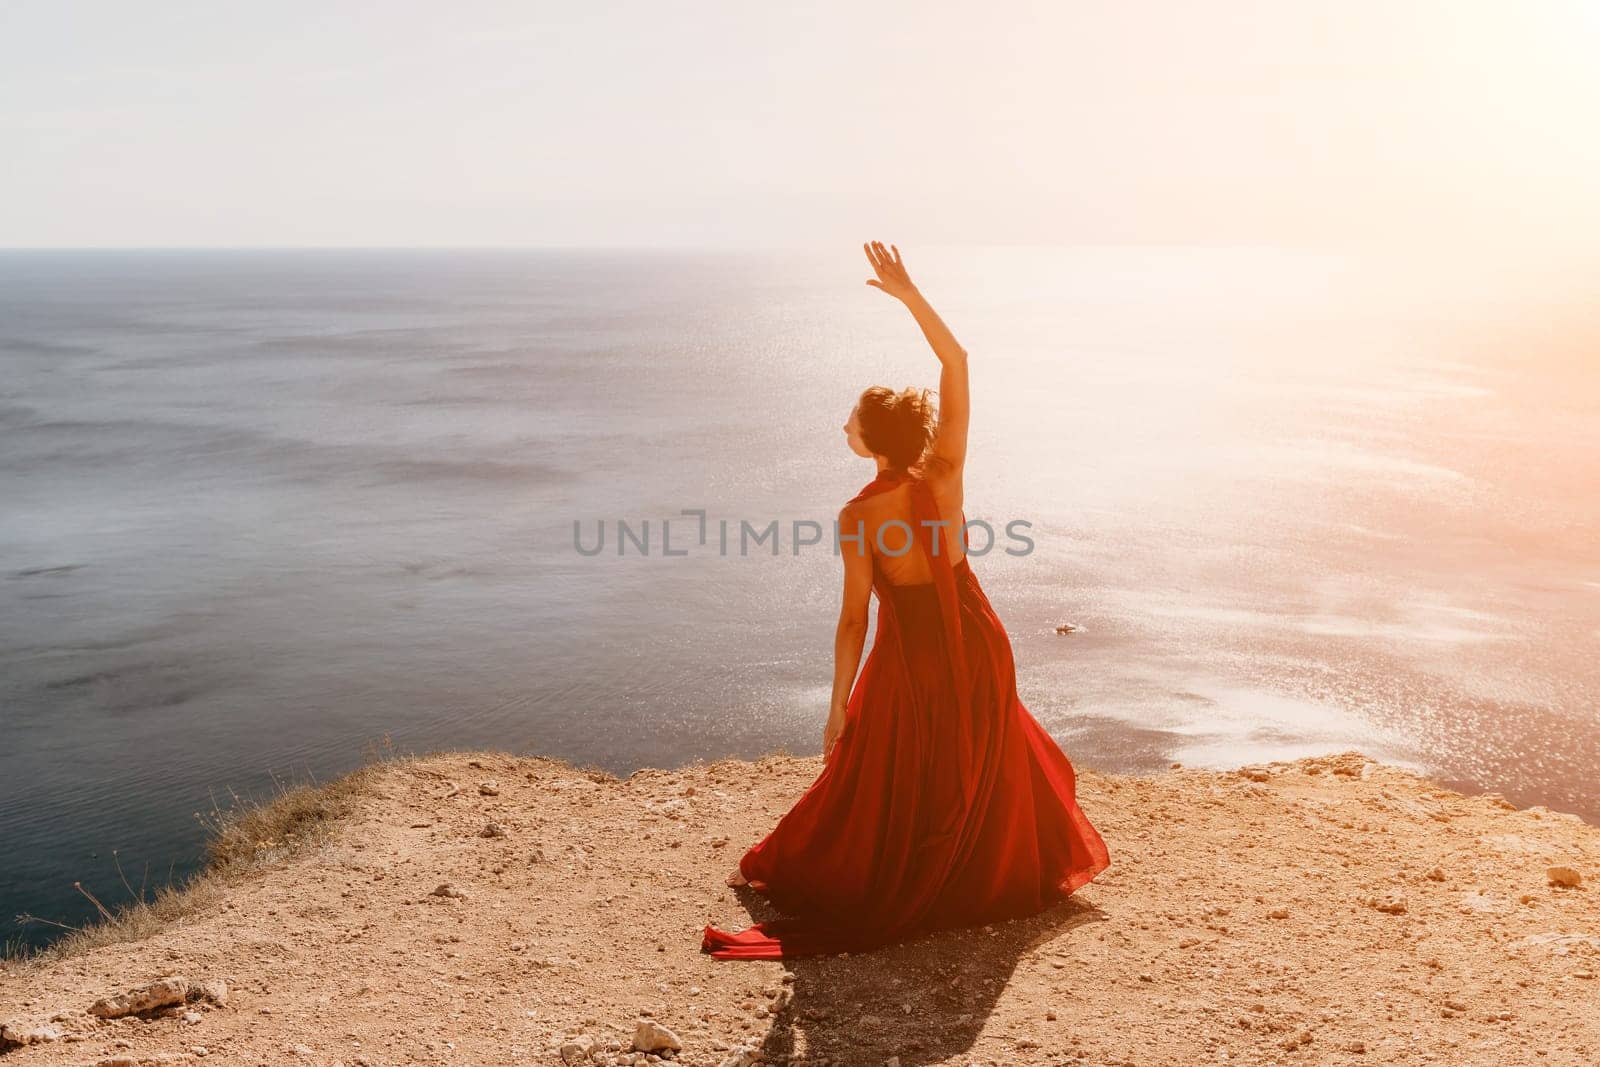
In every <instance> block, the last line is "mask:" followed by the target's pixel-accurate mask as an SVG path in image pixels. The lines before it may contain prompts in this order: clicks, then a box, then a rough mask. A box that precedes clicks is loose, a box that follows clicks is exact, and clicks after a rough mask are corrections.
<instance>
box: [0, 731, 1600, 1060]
mask: <svg viewBox="0 0 1600 1067" xmlns="http://www.w3.org/2000/svg"><path fill="white" fill-rule="evenodd" d="M819 769H820V761H819V760H817V759H815V758H811V759H802V758H790V757H774V758H769V759H765V760H762V761H759V762H756V763H747V762H737V761H723V762H719V763H714V764H704V765H695V766H692V767H688V768H684V769H680V770H674V771H660V770H647V771H641V772H639V773H637V774H635V775H633V776H632V777H630V778H628V779H626V780H620V781H619V780H615V779H610V778H608V777H606V776H604V775H600V774H593V775H590V774H586V773H584V772H582V771H579V770H576V769H574V768H572V767H570V766H568V765H566V764H564V763H560V762H556V761H551V760H543V759H524V758H512V757H508V756H503V755H494V754H482V755H476V756H472V755H451V756H440V757H432V758H424V759H420V760H415V761H399V762H395V763H392V764H388V765H386V766H384V767H383V769H382V770H381V771H380V772H379V773H378V774H377V776H376V777H375V779H374V781H375V786H374V792H373V794H372V795H368V796H363V797H362V798H360V799H359V801H358V803H357V808H356V811H355V814H354V815H353V816H352V817H351V818H349V819H348V820H346V821H345V822H343V823H342V824H341V825H340V827H339V828H338V830H337V831H336V832H335V834H334V835H333V837H332V839H331V840H329V841H328V842H327V843H326V844H325V845H323V846H320V847H318V848H316V849H314V850H311V851H307V852H304V853H302V854H300V855H297V856H294V857H292V858H290V859H287V860H282V861H278V862H275V863H269V864H267V865H266V866H264V867H262V868H260V869H257V870H254V871H252V872H250V873H248V874H245V875H243V876H241V877H239V878H237V879H235V880H233V881H230V882H229V883H228V885H227V886H226V889H225V892H223V893H221V894H217V895H215V896H214V897H212V898H210V899H209V900H208V901H207V902H206V903H205V904H204V905H203V906H200V907H199V908H198V909H197V910H196V911H195V913H194V914H192V915H191V916H190V917H188V918H187V919H185V920H183V921H182V922H180V923H178V924H177V925H175V926H173V927H171V928H169V929H167V930H165V931H164V932H161V933H158V934H156V935H154V936H151V937H149V938H147V939H145V940H143V941H139V942H134V943H125V944H119V945H110V946H106V947H102V948H97V949H93V950H90V951H88V952H86V953H83V954H80V955H77V956H74V957H71V958H68V959H64V960H53V961H46V962H43V963H34V964H30V965H27V966H24V967H20V968H12V969H11V971H10V972H9V973H7V974H6V976H5V977H4V978H3V979H0V1023H6V1024H9V1026H10V1030H9V1031H8V1032H9V1033H11V1034H13V1035H18V1034H26V1033H28V1032H29V1031H30V1030H32V1031H37V1030H38V1028H40V1027H45V1028H47V1029H46V1031H45V1032H44V1033H43V1034H40V1035H39V1036H42V1037H50V1036H51V1034H52V1033H54V1034H57V1035H59V1036H58V1037H56V1038H55V1039H54V1040H46V1041H44V1042H42V1043H37V1044H28V1045H22V1046H16V1045H13V1046H11V1047H10V1048H9V1050H8V1051H6V1052H5V1053H3V1054H0V1064H3V1067H42V1065H45V1064H149V1063H189V1062H199V1061H200V1060H202V1059H203V1060H204V1061H205V1062H206V1063H208V1064H209V1063H241V1064H285V1063H287V1064H332V1063H342V1064H347V1065H355V1064H366V1065H380V1064H402V1063H438V1064H452V1063H453V1064H503V1063H519V1062H532V1063H544V1064H559V1063H561V1062H562V1053H561V1046H562V1045H563V1044H564V1043H569V1042H571V1043H569V1044H567V1056H568V1057H570V1060H571V1061H572V1062H600V1063H616V1062H632V1060H633V1058H634V1057H635V1056H638V1057H639V1061H640V1062H646V1061H645V1059H644V1057H643V1055H642V1054H637V1053H633V1052H631V1051H629V1050H630V1048H631V1044H632V1041H633V1037H634V1033H635V1028H636V1024H637V1022H638V1021H639V1020H640V1019H642V1018H649V1019H654V1020H657V1021H659V1022H660V1023H661V1024H663V1025H665V1026H666V1027H668V1028H670V1029H671V1030H672V1031H674V1032H675V1034H676V1035H677V1037H678V1038H679V1039H680V1040H681V1043H682V1045H683V1049H682V1051H681V1052H678V1053H676V1054H675V1056H676V1060H677V1062H680V1063H684V1064H708V1065H713V1067H715V1065H720V1064H723V1063H725V1062H732V1063H744V1064H748V1063H751V1062H753V1058H754V1057H755V1056H759V1057H760V1058H762V1059H764V1060H765V1061H766V1062H768V1063H774V1064H776V1063H785V1062H787V1063H793V1064H798V1063H806V1064H818V1063H822V1062H824V1060H826V1062H827V1063H830V1064H834V1065H853V1064H873V1065H881V1064H885V1063H891V1064H892V1063H894V1062H896V1061H897V1062H898V1064H899V1067H913V1065H918V1064H944V1063H950V1064H1069V1063H1071V1064H1076V1063H1085V1064H1140V1065H1151V1064H1183V1065H1193V1064H1202V1063H1205V1064H1210V1063H1224V1062H1227V1063H1240V1064H1266V1063H1293V1064H1312V1063H1316V1064H1321V1063H1370V1064H1397V1063H1398V1064H1407V1063H1438V1064H1486V1065H1496V1067H1498V1065H1511V1064H1544V1065H1552V1067H1554V1065H1568V1064H1570V1065H1575V1067H1576V1065H1585V1067H1588V1065H1593V1064H1596V1063H1600V979H1596V977H1595V975H1596V973H1597V972H1600V891H1597V890H1596V888H1595V884H1596V883H1597V882H1600V829H1597V828H1595V827H1592V826H1588V825H1586V824H1584V823H1582V822H1580V821H1579V820H1577V819H1576V818H1574V817H1571V816H1566V815H1561V814H1558V813H1554V812H1551V811H1549V810H1546V809H1540V808H1531V809H1525V810H1515V809H1512V808H1511V807H1510V806H1509V805H1507V804H1506V803H1505V802H1504V801H1503V800H1500V799H1499V798H1496V797H1470V798H1469V797H1463V796H1461V795H1459V794H1457V793H1453V792H1449V791H1446V790H1443V789H1440V788H1438V787H1437V786H1435V785H1433V784H1431V783H1429V782H1427V781H1425V780H1423V779H1420V778H1417V777H1415V776H1413V775H1411V774H1408V773H1406V772H1403V771H1400V770H1396V769H1394V768H1391V767H1386V766H1383V765H1380V764H1377V763H1373V762H1371V761H1369V760H1367V759H1365V758H1364V757H1361V756H1359V755H1356V754H1354V753H1351V754H1346V755H1342V756H1334V757H1326V758H1319V759H1310V760H1300V761H1297V762H1294V763H1285V764H1272V765H1267V766H1265V767H1258V768H1247V769H1245V770H1243V771H1237V772H1228V773H1217V772H1201V771H1191V770H1181V769H1177V770H1173V771H1171V772H1169V773H1165V774H1162V775H1159V776H1154V777H1148V778H1141V777H1114V776H1108V775H1098V774H1092V773H1083V774H1082V776H1081V779H1080V800H1081V802H1082V804H1083V806H1084V808H1085V810H1086V811H1087V812H1088V813H1089V816H1090V818H1091V819H1092V820H1094V821H1095V822H1096V824H1097V825H1098V826H1099V827H1100V829H1101V831H1102V833H1103V834H1104V835H1105V837H1106V840H1107V843H1108V844H1109V846H1110V850H1111V857H1112V867H1111V869H1110V870H1109V871H1107V872H1106V873H1105V874H1104V875H1103V876H1102V877H1101V878H1100V879H1099V880H1098V881H1097V882H1095V883H1094V884H1092V885H1090V886H1088V887H1086V888H1085V889H1083V890H1080V891H1079V892H1078V893H1077V894H1076V895H1075V896H1074V897H1073V898H1071V899H1070V900H1068V901H1066V902H1063V903H1062V904H1060V905H1058V906H1056V907H1054V908H1052V909H1050V910H1049V911H1047V912H1045V913H1042V914H1040V915H1037V916H1034V917H1032V918H1029V919H1023V920H1017V921H1014V922H1010V923H1003V924H998V925H996V926H994V927H992V928H982V929H972V930H963V931H953V932H947V933H943V934H936V935H932V936H929V937H926V938H923V939H921V940H918V941H915V942H912V943H908V944H905V945H901V946H896V947H894V948H892V949H890V950H887V951H883V952H880V953H876V954H870V955H856V956H848V957H843V958H840V957H828V958H823V959H814V960H792V961H787V962H754V963H752V962H727V961H718V960H714V959H712V958H711V957H709V956H706V955H703V954H702V953H701V952H700V932H701V927H702V926H703V925H704V924H705V923H707V922H714V923H716V924H718V925H721V926H724V927H727V928H741V927H743V926H744V925H747V924H748V923H749V922H750V921H751V920H752V917H754V918H762V917H766V916H767V915H768V914H769V912H768V910H767V909H766V908H765V906H764V905H763V903H762V902H761V901H760V900H759V898H756V897H754V896H752V895H750V893H749V891H748V890H743V891H740V892H735V891H733V890H729V889H726V888H725V887H724V886H723V885H722V879H723V876H724V875H725V874H726V873H727V872H728V871H729V870H730V869H731V868H732V867H733V865H734V863H735V862H736V860H737V857H738V855H739V853H740V850H741V849H743V848H744V847H746V846H747V845H749V844H750V843H752V842H754V841H755V840H757V839H758V838H759V837H760V836H761V834H763V833H764V832H765V831H766V829H768V828H769V827H770V826H771V824H772V823H773V821H775V819H776V818H777V817H778V816H779V815H780V814H782V812H784V811H785V810H787V807H788V805H789V804H790V803H791V802H792V801H793V800H794V798H796V797H797V796H798V795H799V794H800V792H801V791H802V790H803V789H804V788H805V787H806V785H807V784H809V783H810V781H811V780H812V779H813V778H814V777H815V775H816V774H817V772H818V771H819ZM486 783H492V784H486ZM480 786H483V787H484V788H483V789H480ZM491 822H492V823H494V824H495V825H496V826H498V827H499V828H500V831H501V832H502V833H503V836H485V832H486V826H487V825H488V824H489V823H491ZM488 832H489V833H493V831H488ZM1552 866H1561V867H1568V868H1571V869H1573V870H1574V871H1576V872H1578V873H1579V875H1580V876H1581V878H1582V882H1581V884H1580V885H1578V886H1575V887H1563V886H1560V885H1556V884H1552V881H1551V878H1550V876H1549V875H1548V873H1547V869H1548V868H1550V867H1552ZM445 884H448V885H450V886H453V887H454V889H455V891H456V892H459V893H460V894H462V895H459V896H447V895H436V894H435V890H436V889H438V888H439V887H440V886H442V885H445ZM166 975H181V976H184V977H185V978H187V979H188V980H189V981H190V982H194V983H198V982H200V981H203V980H210V981H216V980H221V981H222V982H224V983H226V987H227V996H226V998H225V1000H226V1003H225V1004H224V1005H222V1006H218V1005H216V1004H213V1003H210V1002H208V1001H206V1000H204V999H199V1000H196V1001H195V1002H194V1003H191V1004H188V1005H183V1006H178V1007H174V1008H171V1009H163V1010H157V1011H153V1012H147V1013H145V1014H144V1015H132V1016H126V1017H123V1018H121V1019H116V1020H111V1021H105V1020H100V1019H97V1018H95V1017H92V1016H90V1015H88V1014H86V1010H87V1009H88V1008H89V1007H90V1005H91V1003H92V1002H94V1001H95V1000H96V999H97V998H100V997H105V996H110V995H113V994H117V993H122V992H125V991H127V990H130V989H133V988H136V987H141V986H144V985H146V984H148V983H150V982H152V981H153V980H155V979H157V978H158V977H161V976H166ZM52 1020H53V1021H52ZM575 1038H581V1039H583V1040H581V1041H573V1039H575ZM591 1041H592V1042H593V1048H594V1051H593V1054H592V1055H591V1056H590V1057H589V1058H588V1060H587V1061H583V1060H580V1057H582V1056H583V1050H584V1049H585V1048H586V1047H588V1045H589V1044H590V1042H591ZM741 1048H743V1049H744V1051H743V1052H742V1053H741ZM891 1057H894V1058H896V1059H895V1060H891Z"/></svg>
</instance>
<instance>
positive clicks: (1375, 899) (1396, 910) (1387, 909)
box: [1362, 893, 1406, 915]
mask: <svg viewBox="0 0 1600 1067" xmlns="http://www.w3.org/2000/svg"><path fill="white" fill-rule="evenodd" d="M1362 903H1363V904H1365V905H1366V906H1367V907H1369V908H1374V909H1376V910H1378V911H1381V912H1383V913H1384V914H1386V915H1404V914H1405V913H1406V898H1405V897H1404V896H1402V895H1401V894H1399V893H1385V894H1383V895H1382V896H1370V897H1365V898H1363V899H1362Z"/></svg>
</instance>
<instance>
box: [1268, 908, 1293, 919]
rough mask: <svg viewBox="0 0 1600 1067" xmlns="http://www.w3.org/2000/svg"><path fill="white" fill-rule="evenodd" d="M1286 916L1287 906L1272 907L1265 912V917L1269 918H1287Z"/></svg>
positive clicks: (1287, 915) (1287, 914)
mask: <svg viewBox="0 0 1600 1067" xmlns="http://www.w3.org/2000/svg"><path fill="white" fill-rule="evenodd" d="M1288 917H1289V909H1288V908H1273V909H1272V910H1271V911H1269V912H1267V918H1269V919H1287V918H1288Z"/></svg>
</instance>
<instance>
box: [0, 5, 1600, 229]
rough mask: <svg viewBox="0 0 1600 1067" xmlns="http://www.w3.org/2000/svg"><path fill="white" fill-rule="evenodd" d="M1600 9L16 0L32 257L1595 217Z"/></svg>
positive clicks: (16, 141)
mask: <svg viewBox="0 0 1600 1067" xmlns="http://www.w3.org/2000/svg"><path fill="white" fill-rule="evenodd" d="M1597 54H1600V2H1595V0H1451V2H1432V0H1429V2H1421V0H1341V2H1322V0H1295V2H1287V3H1286V2H1281V0H1275V2H1261V3H1244V2H1237V0H1206V2H1203V3H1197V2H1193V0H1170V2H1161V3H1152V2H1121V0H1119V2H1115V3H1113V2H1110V0H1106V2H1101V3H1079V2H1068V0H1057V2H1052V3H1037V4H1021V3H1011V4H1008V3H1004V2H996V3H991V4H985V5H975V4H971V3H950V2H944V0H921V2H900V0H882V2H872V3H867V2H861V0H853V2H849V3H835V2H816V3H804V4H764V3H750V2H749V0H742V2H738V3H727V2H705V3H693V2H682V3H660V2H646V3H624V2H613V0H585V2H583V3H571V2H568V3H559V4H557V3H543V2H522V3H510V2H483V0H453V2H451V3H448V4H445V3H438V2H434V0H430V2H426V3H413V2H408V0H392V2H386V3H341V2H339V0H319V2H315V3H304V2H300V0H273V2H271V3H268V2H265V0H260V2H256V3H248V4H246V3H235V2H229V0H207V2H197V3H179V2H173V0H145V2H143V3H137V4H134V3H127V2H125V0H109V2H103V0H47V2H36V0H0V246H7V247H19V246H20V247H35V246H52V247H55V246H67V247H72V246H90V247H114V246H162V247H171V246H223V247H232V246H254V245H288V246H322V245H328V246H419V245H423V246H425V245H446V246H477V245H489V246H552V245H554V246H567V245H582V246H774V245H777V246H794V245H817V244H824V243H834V242H838V241H846V242H851V243H859V242H860V241H861V240H863V239H864V236H870V235H884V234H887V235H892V236H893V238H894V239H896V240H897V241H898V242H900V243H902V244H911V243H914V242H925V243H949V244H1032V243H1040V244H1056V243H1069V244H1121V243H1136V244H1148V243H1153V244H1191V243H1200V244H1259V243H1267V244H1323V243H1330V242H1331V243H1341V242H1352V243H1376V244H1386V243H1402V244H1403V243H1423V244H1435V243H1440V242H1458V241H1459V242H1466V243H1473V244H1510V245H1517V246H1534V247H1551V248H1565V247H1571V248H1579V247H1583V246H1588V247H1593V246H1594V245H1595V244H1596V242H1597V241H1600V197H1596V196H1594V195H1593V193H1594V190H1595V189H1596V188H1600V137H1597V136H1596V135H1595V133H1594V131H1595V130H1596V129H1597V128H1600V63H1596V62H1595V60H1594V57H1595V56H1596V55H1597Z"/></svg>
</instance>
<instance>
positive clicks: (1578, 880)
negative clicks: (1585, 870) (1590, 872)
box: [1544, 867, 1583, 889]
mask: <svg viewBox="0 0 1600 1067" xmlns="http://www.w3.org/2000/svg"><path fill="white" fill-rule="evenodd" d="M1544 876H1545V877H1546V878H1548V879H1550V884H1551V885H1559V886H1566V887H1567V888H1569V889H1570V888H1577V887H1578V886H1580V885H1582V884H1583V875H1581V874H1579V873H1578V872H1577V871H1575V870H1573V869H1572V868H1571V867H1548V868H1546V869H1545V872H1544Z"/></svg>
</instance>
